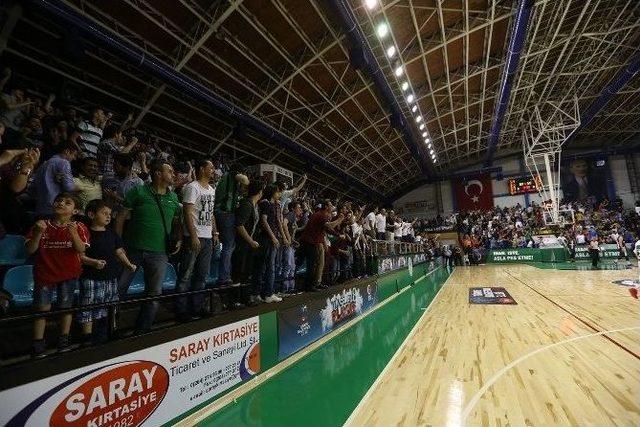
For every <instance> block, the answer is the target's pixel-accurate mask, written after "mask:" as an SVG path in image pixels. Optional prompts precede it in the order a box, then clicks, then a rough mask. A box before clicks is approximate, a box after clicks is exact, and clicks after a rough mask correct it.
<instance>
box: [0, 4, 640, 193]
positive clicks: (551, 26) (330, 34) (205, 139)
mask: <svg viewBox="0 0 640 427" xmlns="http://www.w3.org/2000/svg"><path fill="white" fill-rule="evenodd" d="M339 1H342V2H343V3H344V4H346V6H347V7H348V8H349V9H350V11H351V13H352V14H353V17H354V18H355V20H356V22H357V28H358V30H359V31H360V33H361V34H362V35H363V36H364V37H365V39H366V41H367V45H368V48H369V49H371V51H372V53H373V55H374V56H375V58H376V61H377V63H378V65H379V67H380V69H381V70H382V73H383V74H384V79H385V80H386V82H387V84H388V86H389V87H390V88H391V91H392V92H393V95H394V96H395V99H396V100H397V102H398V105H399V106H400V108H401V109H402V112H403V114H404V117H405V121H406V123H407V124H408V126H411V127H412V132H411V135H412V138H411V139H412V140H407V139H406V138H404V135H403V134H402V133H401V132H400V131H399V130H398V129H396V128H395V127H393V126H392V124H391V122H390V118H389V116H390V110H389V106H388V105H387V103H386V102H385V100H384V98H383V97H382V96H381V95H380V90H379V88H377V87H376V85H375V84H374V83H373V81H372V79H371V78H370V77H369V75H368V74H367V73H365V72H363V71H360V70H357V69H356V68H354V66H353V65H352V64H351V62H350V47H351V46H350V43H349V41H348V39H347V37H346V35H345V32H344V31H343V28H342V27H341V25H340V24H339V23H338V22H339V17H338V16H337V14H336V8H335V3H336V2H339ZM36 3H37V2H36ZM61 3H63V4H66V5H68V6H71V7H72V8H73V9H74V10H76V11H77V12H78V13H80V14H82V15H84V16H85V17H87V18H89V19H90V20H92V21H93V22H95V24H96V25H98V26H100V27H102V28H104V29H107V30H109V31H112V32H113V33H115V34H117V35H118V36H119V37H122V38H125V39H127V40H129V41H131V42H133V43H135V44H137V45H138V46H140V47H141V48H143V49H144V50H145V51H146V52H147V53H148V54H149V55H152V56H155V57H157V58H159V59H161V60H163V61H165V62H166V63H168V64H170V65H171V66H172V67H173V68H174V69H175V70H177V71H179V72H180V73H183V74H184V75H186V76H188V77H190V78H192V79H194V80H196V81H198V82H200V83H202V84H203V85H205V86H206V87H208V88H210V89H211V90H212V91H214V92H215V93H216V94H218V95H219V96H220V97H222V98H224V99H226V100H227V101H229V102H231V103H233V104H235V105H237V106H239V107H241V108H242V109H244V110H246V111H247V112H249V113H250V114H252V115H253V116H255V117H256V118H258V119H259V120H261V121H262V122H264V123H266V124H268V125H269V126H271V127H272V128H274V129H276V130H277V131H280V132H282V133H283V134H285V135H287V136H288V137H290V138H291V139H292V140H294V141H296V142H297V143H298V144H300V145H302V146H304V147H306V148H308V149H309V150H311V151H313V152H315V153H317V154H318V155H320V156H322V157H324V158H325V159H326V160H328V161H329V162H330V163H331V164H333V165H334V166H336V167H338V168H339V169H341V170H342V171H344V172H346V173H347V174H348V175H350V176H351V177H352V178H353V179H354V180H356V181H359V182H360V183H362V184H364V185H365V186H366V187H369V188H371V189H376V190H377V191H378V192H379V193H383V194H392V193H397V192H398V190H400V189H402V188H403V187H409V186H410V185H411V184H412V183H414V182H415V181H417V180H419V179H421V177H422V171H421V166H420V163H419V162H426V163H428V165H427V168H428V170H429V171H430V172H431V173H432V174H435V175H441V176H442V175H444V176H446V175H447V174H448V173H450V172H453V171H455V170H459V169H460V168H463V167H469V166H472V165H474V164H479V163H481V162H482V159H483V158H484V155H485V153H486V150H487V140H488V135H489V131H490V128H491V123H492V120H493V116H494V102H495V100H496V98H497V96H498V92H499V86H500V81H501V78H502V74H503V72H504V64H505V60H506V50H507V47H508V44H509V37H510V31H511V27H512V25H513V21H514V16H515V12H516V6H517V1H511V0H504V1H499V0H496V1H490V0H468V1H463V0H444V1H440V0H378V2H377V5H376V6H375V7H374V8H373V9H368V8H367V7H365V5H364V4H365V0H244V1H243V0H218V1H214V0H157V1H156V0H153V1H152V0H102V1H84V0H64V1H61ZM5 11H6V9H5ZM381 22H385V23H387V24H388V29H389V34H388V35H387V36H386V37H385V38H384V39H380V38H379V37H378V35H377V34H376V30H377V26H378V25H379V24H380V23H381ZM391 43H393V45H394V46H395V47H396V52H397V53H396V54H395V56H394V58H393V60H390V59H388V58H387V54H386V49H387V48H388V47H389V46H390V44H391ZM639 46H640V2H638V1H637V0H628V1H623V0H608V1H605V0H537V1H535V6H534V12H533V15H532V17H531V20H530V25H529V29H528V35H527V39H526V43H525V45H524V48H523V51H522V55H521V58H520V66H519V68H518V71H517V74H516V75H515V78H514V84H513V89H512V91H511V97H510V102H509V106H508V109H507V113H506V116H505V119H504V123H503V127H502V133H501V135H500V139H499V143H498V150H497V153H496V156H501V155H507V154H509V153H513V152H520V151H521V141H522V132H523V131H522V127H523V123H525V122H526V121H527V120H528V118H529V114H530V112H531V111H532V109H533V106H534V105H536V104H542V103H544V102H546V101H560V100H563V99H570V98H572V97H577V98H578V100H579V105H580V108H581V109H586V107H587V106H588V105H589V104H590V103H591V102H593V100H594V99H595V98H596V96H597V95H599V94H600V92H601V91H602V90H603V88H604V87H605V86H606V85H607V84H608V83H609V82H610V81H611V80H612V78H613V77H614V75H616V73H618V72H619V71H620V70H621V69H622V68H623V67H625V65H626V64H627V63H628V62H629V61H630V59H631V58H632V57H633V56H634V55H638V54H639V52H640V49H639ZM61 52H62V53H61ZM6 54H7V55H8V56H7V57H6V58H9V59H10V60H14V61H18V62H21V63H23V65H26V68H27V69H28V70H29V71H28V72H27V77H30V78H32V79H34V80H40V81H41V80H42V78H43V76H51V80H52V81H54V80H56V79H62V80H63V81H64V84H65V85H66V86H68V87H77V88H78V91H80V92H81V93H83V94H85V98H86V100H87V103H88V104H87V105H89V103H96V102H99V103H102V104H103V105H105V106H107V107H108V108H111V109H113V110H114V111H118V112H128V111H132V112H133V113H134V115H135V117H136V120H137V121H139V122H140V123H141V126H145V127H148V128H151V129H153V130H154V132H156V133H157V134H158V135H160V136H161V138H162V139H163V140H165V141H167V142H170V143H173V144H176V145H178V146H181V147H187V148H188V149H192V150H195V151H198V152H202V153H209V154H210V153H216V152H224V153H228V155H229V156H232V157H233V158H234V159H236V160H238V161H241V162H243V163H247V164H251V163H256V162H274V163H277V164H279V165H281V166H285V167H289V168H290V169H292V170H293V171H294V172H297V173H302V172H304V171H310V174H311V178H312V180H313V181H314V182H315V183H316V184H317V185H319V186H321V187H329V188H333V189H335V190H337V191H338V193H344V194H349V195H351V196H355V197H366V198H368V196H370V195H366V194H364V193H363V192H362V190H360V189H357V188H355V187H353V186H346V185H345V184H344V182H342V181H341V180H336V179H335V178H334V177H332V176H331V174H328V173H326V171H324V170H323V169H322V168H314V169H311V168H310V164H309V163H308V162H307V161H306V160H305V159H303V158H302V157H300V156H299V155H297V154H295V153H292V152H290V151H289V150H285V149H282V148H280V147H278V146H277V145H276V144H274V143H273V142H272V141H270V140H269V138H264V137H262V136H261V135H258V134H256V133H254V132H251V131H249V132H234V127H235V126H236V123H235V122H234V120H231V119H230V118H229V117H227V116H225V115H224V114H222V113H220V112H219V111H216V110H214V109H213V108H211V106H210V105H206V104H203V103H201V102H199V101H195V100H193V99H192V98H189V97H188V96H186V95H185V94H183V93H181V92H180V91H179V90H176V89H174V88H172V87H171V86H169V85H163V84H162V82H160V81H157V80H155V79H153V78H151V77H150V76H148V75H146V74H145V73H144V72H142V71H141V70H139V69H137V68H136V66H135V65H133V64H128V63H126V62H124V61H123V60H122V59H120V58H119V57H118V56H115V55H114V54H112V53H111V52H110V51H108V50H107V49H104V48H103V46H99V45H97V44H95V43H94V42H93V41H92V40H88V39H83V38H82V36H79V35H78V34H77V33H75V32H73V31H70V30H69V28H68V26H66V25H64V24H61V23H60V22H59V21H58V20H56V19H55V18H52V17H51V16H50V15H48V14H46V13H44V12H42V11H41V10H40V9H38V8H27V9H26V10H25V11H24V12H23V15H22V19H20V21H19V22H18V24H17V25H16V27H15V29H14V30H13V33H12V34H11V37H10V39H9V43H8V48H7V50H6ZM391 61H393V63H392V62H391ZM395 61H401V64H403V66H404V68H403V69H404V74H403V75H402V76H401V78H397V77H396V76H395V75H394V67H396V66H397V65H398V63H397V62H395ZM29 73H31V75H29ZM405 80H407V81H408V82H409V83H410V89H409V92H412V93H414V94H415V97H416V99H417V105H418V106H419V111H418V113H421V115H422V116H423V117H424V120H423V121H424V122H425V124H426V129H424V130H419V129H418V128H417V126H418V123H416V122H415V120H414V117H415V114H414V113H413V112H412V111H411V110H410V108H409V105H408V104H407V102H406V101H405V99H404V98H405V96H406V94H407V93H408V92H403V90H402V88H401V83H402V82H404V81H405ZM57 81H59V80H57ZM425 131H426V132H428V137H429V138H430V139H431V141H432V144H433V149H434V152H435V155H436V159H437V161H436V162H433V161H432V159H431V157H430V154H429V153H428V147H426V146H425V142H424V141H423V138H422V137H421V134H422V133H423V132H425ZM639 133H640V78H638V76H636V77H635V78H634V79H633V80H632V81H631V82H630V83H629V84H627V85H626V86H625V87H624V88H623V89H622V91H621V92H620V93H618V94H617V95H616V96H615V97H614V98H613V100H612V101H611V102H610V103H609V104H608V106H607V107H605V109H604V110H603V111H601V113H600V114H599V115H598V117H596V119H595V120H594V121H593V123H591V124H590V125H589V126H588V127H587V128H586V129H584V130H582V131H580V133H579V134H578V135H577V137H576V138H575V140H574V141H573V143H572V144H573V145H574V146H575V147H587V146H589V147H592V146H595V147H600V146H607V147H610V146H612V145H620V146H625V144H630V143H631V141H635V140H637V139H638V135H639ZM411 144H415V145H414V146H420V148H419V150H420V151H421V152H422V153H423V154H426V156H425V157H424V158H420V159H419V158H418V157H417V156H415V155H414V153H412V151H411V150H410V149H409V147H410V146H411ZM425 159H426V160H425Z"/></svg>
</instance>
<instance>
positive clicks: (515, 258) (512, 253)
mask: <svg viewBox="0 0 640 427" xmlns="http://www.w3.org/2000/svg"><path fill="white" fill-rule="evenodd" d="M538 261H540V250H539V249H531V248H521V249H501V250H493V251H489V252H488V253H487V262H514V263H517V262H538Z"/></svg>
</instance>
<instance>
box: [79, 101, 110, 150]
mask: <svg viewBox="0 0 640 427" xmlns="http://www.w3.org/2000/svg"><path fill="white" fill-rule="evenodd" d="M107 120H108V116H107V115H105V114H104V109H103V108H102V107H93V109H92V110H91V120H83V121H82V122H80V123H79V124H78V127H77V132H78V134H79V136H80V141H79V142H80V148H81V149H82V154H83V157H97V155H98V145H99V144H100V140H101V139H102V129H103V128H104V125H105V123H106V122H107Z"/></svg>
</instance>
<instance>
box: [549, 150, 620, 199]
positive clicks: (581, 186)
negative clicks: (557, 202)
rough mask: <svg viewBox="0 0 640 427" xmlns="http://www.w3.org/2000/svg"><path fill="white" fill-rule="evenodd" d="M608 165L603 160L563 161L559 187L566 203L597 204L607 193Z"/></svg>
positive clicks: (607, 195) (579, 159)
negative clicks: (582, 202)
mask: <svg viewBox="0 0 640 427" xmlns="http://www.w3.org/2000/svg"><path fill="white" fill-rule="evenodd" d="M608 167H609V166H608V164H607V161H606V160H605V159H603V158H577V159H563V160H562V166H561V168H560V186H561V188H562V194H563V198H564V200H565V201H567V202H576V201H591V202H599V201H601V200H602V199H604V198H605V197H609V196H611V195H609V194H608V192H607V175H608V169H607V168H608Z"/></svg>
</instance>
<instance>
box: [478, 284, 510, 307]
mask: <svg viewBox="0 0 640 427" xmlns="http://www.w3.org/2000/svg"><path fill="white" fill-rule="evenodd" d="M469 304H507V305H517V304H518V303H517V302H516V300H514V299H513V298H512V297H511V295H509V292H507V290H506V289H505V288H469Z"/></svg>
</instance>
